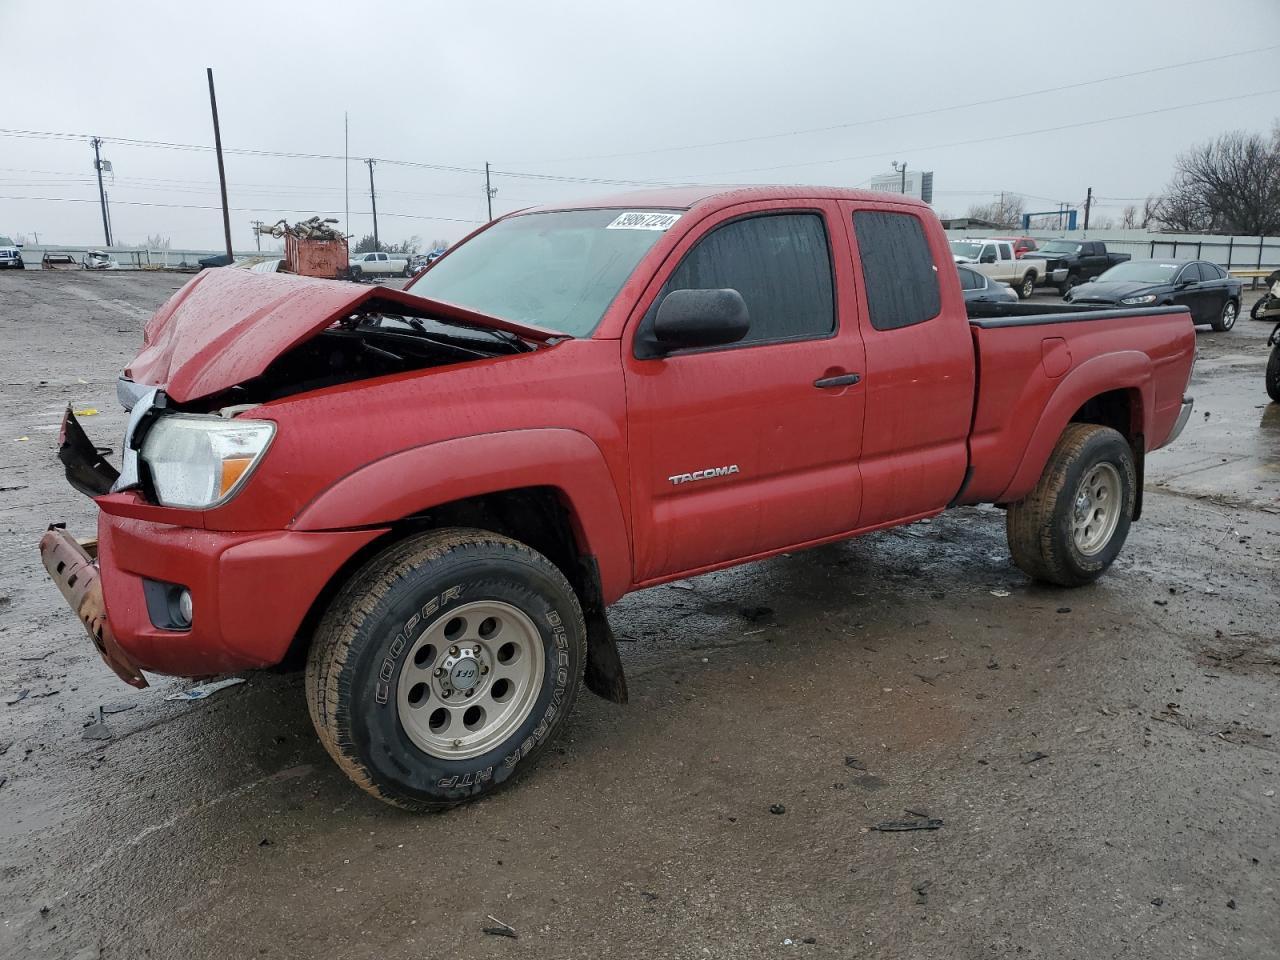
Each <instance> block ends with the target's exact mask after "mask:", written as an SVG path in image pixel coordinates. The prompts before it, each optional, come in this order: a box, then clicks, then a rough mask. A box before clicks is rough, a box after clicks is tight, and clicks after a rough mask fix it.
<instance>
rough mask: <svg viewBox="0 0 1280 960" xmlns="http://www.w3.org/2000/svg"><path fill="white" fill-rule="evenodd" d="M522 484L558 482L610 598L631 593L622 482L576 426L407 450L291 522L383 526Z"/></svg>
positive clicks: (330, 492)
mask: <svg viewBox="0 0 1280 960" xmlns="http://www.w3.org/2000/svg"><path fill="white" fill-rule="evenodd" d="M519 487H554V488H555V489H557V490H558V491H559V492H560V495H561V496H562V497H563V499H564V501H565V506H566V507H567V508H568V510H569V512H570V515H571V517H572V518H573V522H574V525H575V530H574V536H575V537H576V538H577V541H578V547H579V549H580V550H582V551H583V552H585V553H590V554H592V555H594V556H595V558H596V561H597V562H598V563H599V565H600V580H601V589H602V591H603V593H604V599H605V602H606V603H612V602H613V601H615V600H617V599H618V598H620V597H621V596H622V595H623V594H625V593H626V592H627V590H628V588H629V587H630V585H631V546H630V541H629V539H628V536H627V527H626V521H625V519H624V517H623V513H622V507H621V505H620V503H619V501H618V494H617V484H615V482H614V479H613V476H612V475H611V474H610V472H609V468H608V466H607V465H606V463H605V460H604V456H603V455H602V454H601V453H600V450H599V448H598V447H597V446H596V445H595V444H594V443H593V442H592V441H591V440H590V438H588V437H587V436H586V434H583V433H579V432H578V431H576V430H564V429H550V428H548V429H534V430H508V431H505V432H502V433H486V434H477V435H475V436H470V437H459V438H457V439H454V440H444V441H441V442H440V443H432V444H427V445H425V446H421V447H412V448H410V449H408V450H401V451H399V452H398V453H393V454H390V455H388V456H386V457H383V458H382V459H381V460H375V461H374V462H373V463H370V464H368V465H366V466H364V467H361V468H360V469H358V470H355V471H353V472H352V473H349V474H347V475H346V476H345V477H343V478H341V479H340V480H338V481H336V482H335V483H333V484H331V485H330V486H329V487H327V488H326V489H325V490H324V491H322V492H321V493H320V494H319V495H317V496H316V497H315V498H314V499H313V500H312V501H311V502H310V503H309V504H307V505H306V506H304V507H303V508H302V510H301V511H300V512H299V513H298V515H297V516H296V517H294V518H293V521H292V523H291V524H290V526H291V527H293V528H294V529H297V530H341V529H349V528H352V527H368V526H380V525H385V524H388V523H393V522H395V521H396V520H400V519H402V518H404V517H407V516H411V515H413V514H415V513H421V512H422V511H424V510H427V509H429V508H431V507H434V506H438V505H440V504H442V503H449V502H451V501H454V500H462V499H465V498H466V497H475V496H480V495H482V494H486V493H498V492H501V491H503V490H514V489H517V488H519Z"/></svg>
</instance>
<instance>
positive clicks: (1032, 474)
mask: <svg viewBox="0 0 1280 960" xmlns="http://www.w3.org/2000/svg"><path fill="white" fill-rule="evenodd" d="M1116 390H1137V391H1138V393H1139V394H1140V395H1141V397H1142V422H1141V423H1139V424H1136V425H1135V426H1136V429H1135V431H1134V432H1135V433H1136V434H1140V435H1142V436H1144V437H1145V436H1150V435H1151V429H1150V427H1151V417H1152V413H1153V411H1154V410H1155V402H1154V397H1153V396H1152V391H1153V387H1152V363H1151V358H1150V357H1148V356H1147V355H1146V354H1145V353H1143V352H1142V351H1140V350H1122V351H1118V352H1116V353H1107V354H1103V355H1102V356H1100V357H1094V358H1093V359H1091V360H1086V361H1085V362H1084V363H1082V364H1080V366H1078V367H1076V368H1075V369H1074V370H1072V371H1071V372H1069V373H1068V374H1067V375H1066V376H1065V377H1063V378H1062V382H1061V383H1060V384H1058V387H1057V389H1056V390H1054V392H1053V393H1052V394H1051V395H1050V396H1049V400H1048V402H1047V403H1045V406H1044V410H1043V411H1041V414H1040V419H1039V421H1038V422H1037V423H1036V426H1035V429H1034V430H1033V431H1032V432H1031V439H1030V440H1029V441H1028V442H1027V448H1026V450H1024V451H1023V454H1022V460H1021V461H1020V462H1019V463H1018V468H1017V470H1015V471H1014V474H1013V479H1012V480H1010V481H1009V485H1008V486H1007V487H1006V488H1005V489H1004V491H1003V492H1002V493H1001V494H1000V496H998V497H996V498H995V499H996V502H997V503H1009V502H1012V501H1014V500H1021V499H1022V498H1023V497H1025V496H1026V495H1027V494H1028V493H1030V492H1031V490H1032V489H1033V488H1034V487H1035V485H1036V484H1037V483H1038V482H1039V481H1040V475H1041V474H1042V473H1044V468H1045V464H1047V463H1048V462H1049V457H1050V455H1052V453H1053V449H1054V447H1056V446H1057V445H1058V438H1059V437H1061V436H1062V431H1063V430H1065V429H1066V428H1067V424H1068V423H1070V422H1071V417H1072V416H1073V415H1074V414H1075V412H1076V411H1077V410H1079V409H1080V408H1081V407H1082V406H1084V404H1085V403H1087V402H1088V401H1089V400H1091V399H1093V398H1094V397H1096V396H1099V395H1101V394H1104V393H1112V392H1114V391H1116Z"/></svg>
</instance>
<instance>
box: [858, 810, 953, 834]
mask: <svg viewBox="0 0 1280 960" xmlns="http://www.w3.org/2000/svg"><path fill="white" fill-rule="evenodd" d="M908 812H910V811H908ZM941 826H942V821H941V820H939V819H938V818H937V817H921V818H920V819H918V820H885V821H884V822H883V823H877V824H876V825H875V826H874V827H872V828H871V829H872V830H879V831H880V832H881V833H904V832H906V831H908V830H937V829H939V828H940V827H941Z"/></svg>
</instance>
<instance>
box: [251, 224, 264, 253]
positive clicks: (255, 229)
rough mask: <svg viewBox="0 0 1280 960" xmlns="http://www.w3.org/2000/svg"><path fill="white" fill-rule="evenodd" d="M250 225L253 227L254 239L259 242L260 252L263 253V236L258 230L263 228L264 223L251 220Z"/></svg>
mask: <svg viewBox="0 0 1280 960" xmlns="http://www.w3.org/2000/svg"><path fill="white" fill-rule="evenodd" d="M249 225H250V226H252V227H253V239H254V240H256V241H257V242H258V252H259V253H261V252H262V234H261V233H260V232H259V231H258V228H259V227H260V226H262V221H261V220H250V221H249Z"/></svg>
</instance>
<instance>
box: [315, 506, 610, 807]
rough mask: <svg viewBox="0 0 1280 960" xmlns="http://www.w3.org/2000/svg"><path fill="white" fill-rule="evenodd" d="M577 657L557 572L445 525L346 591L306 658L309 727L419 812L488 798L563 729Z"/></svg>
mask: <svg viewBox="0 0 1280 960" xmlns="http://www.w3.org/2000/svg"><path fill="white" fill-rule="evenodd" d="M585 662H586V627H585V625H584V623H583V617H582V610H581V608H580V607H579V605H578V600H577V598H576V596H575V595H574V592H573V589H572V587H570V585H569V583H568V581H567V580H565V578H564V575H563V574H562V573H561V572H560V571H559V570H558V569H557V568H556V567H555V565H553V564H552V563H551V562H550V561H549V560H547V559H546V558H545V557H543V556H542V555H541V554H539V553H537V552H535V551H534V550H532V549H530V548H529V547H526V546H525V545H523V544H521V543H518V542H516V541H515V540H511V539H509V538H507V537H503V536H499V535H498V534H493V533H488V532H486V531H483V530H470V529H461V528H457V529H447V530H438V531H433V532H430V533H426V534H421V535H418V536H415V537H411V538H410V539H408V540H404V541H402V542H400V543H398V544H395V545H393V546H391V547H389V548H388V549H387V550H385V551H383V552H382V553H380V554H378V555H377V556H375V557H374V558H373V559H372V560H370V561H369V562H368V563H367V564H366V565H365V566H364V567H363V568H362V569H361V570H360V571H359V572H358V573H356V574H355V576H353V577H352V579H351V580H350V581H349V582H348V583H347V584H346V586H344V587H343V588H342V590H341V591H340V592H339V594H338V596H337V597H336V598H335V600H334V602H333V604H332V606H331V607H330V608H329V610H328V611H327V612H326V613H325V616H324V618H323V620H322V621H321V624H320V627H319V629H318V631H317V633H316V638H315V641H314V643H313V645H312V648H311V651H310V654H309V656H308V659H307V676H306V685H307V703H308V706H309V708H310V711H311V719H312V721H313V722H314V724H315V727H316V732H317V733H318V734H319V736H320V741H321V742H322V743H323V744H324V746H325V749H327V750H328V751H329V754H330V755H331V756H332V757H333V759H334V760H335V761H337V763H338V766H339V767H341V768H342V770H343V771H344V772H345V773H346V774H347V775H348V776H349V777H350V778H351V779H352V780H354V781H355V782H356V783H357V784H358V785H359V786H361V787H363V788H364V789H365V790H367V791H368V792H369V793H371V794H373V795H374V796H376V797H378V798H379V799H381V800H384V801H386V802H387V803H390V804H392V805H394V806H398V807H402V808H404V809H407V810H414V811H425V810H431V809H440V808H443V807H448V806H453V805H455V804H458V803H462V802H464V801H466V800H472V799H475V798H477V797H480V796H485V795H487V794H489V793H492V792H493V791H494V790H496V789H498V788H499V787H501V786H503V785H504V784H505V783H508V782H510V781H511V780H512V779H513V778H514V777H515V776H516V775H517V774H519V773H522V772H523V771H524V770H526V769H527V768H529V767H530V766H532V765H533V763H534V762H535V761H536V759H537V758H538V756H539V755H540V754H541V753H542V752H543V751H544V750H545V749H546V748H547V746H548V745H549V744H550V743H551V741H552V740H553V739H555V737H556V735H557V733H558V732H559V731H560V729H561V728H562V727H563V725H564V721H565V719H566V718H567V716H568V714H569V711H570V710H571V709H572V707H573V702H574V700H575V698H576V697H577V693H578V688H579V686H580V685H581V679H582V674H583V667H584V664H585Z"/></svg>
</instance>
